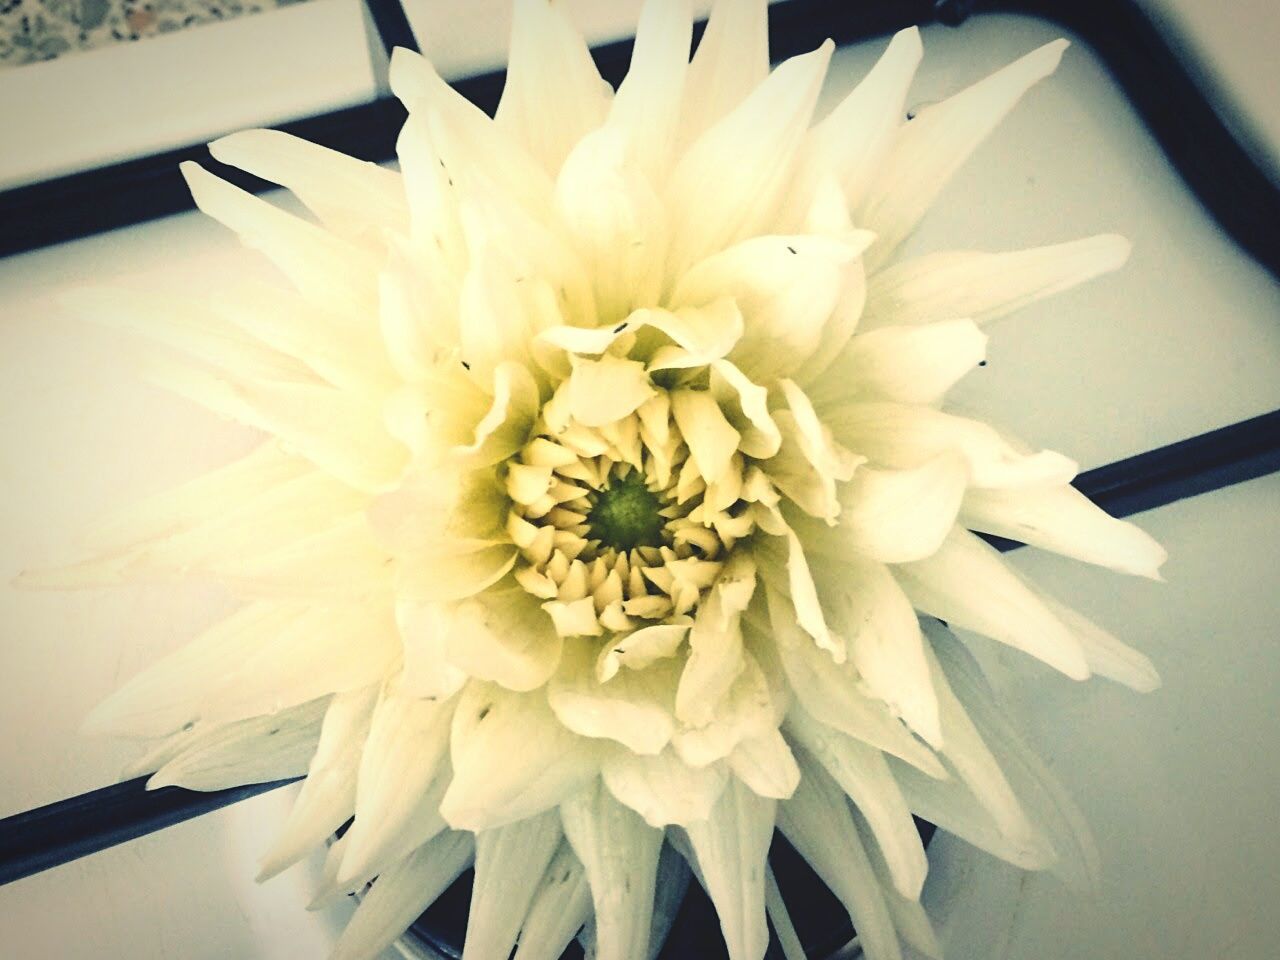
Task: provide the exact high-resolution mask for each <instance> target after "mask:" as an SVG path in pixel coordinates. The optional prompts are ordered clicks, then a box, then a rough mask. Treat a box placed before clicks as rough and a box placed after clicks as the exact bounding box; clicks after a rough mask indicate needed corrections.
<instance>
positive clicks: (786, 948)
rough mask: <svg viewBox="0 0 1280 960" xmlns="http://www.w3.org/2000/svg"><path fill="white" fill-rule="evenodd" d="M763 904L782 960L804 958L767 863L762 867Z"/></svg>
mask: <svg viewBox="0 0 1280 960" xmlns="http://www.w3.org/2000/svg"><path fill="white" fill-rule="evenodd" d="M764 871H765V873H764V882H765V887H764V906H765V910H766V912H767V913H768V915H769V923H770V924H772V925H773V932H774V934H776V935H777V938H778V945H779V946H780V947H781V948H782V956H783V958H784V960H806V957H807V956H808V955H807V954H806V953H805V952H804V946H803V945H802V944H801V943H800V936H799V935H798V934H797V933H796V928H795V925H794V924H793V923H792V922H791V914H790V913H788V912H787V904H786V902H785V901H784V900H783V899H782V891H781V890H779V889H778V881H777V879H776V878H775V877H774V875H773V867H771V866H770V865H769V864H768V863H766V864H765V868H764Z"/></svg>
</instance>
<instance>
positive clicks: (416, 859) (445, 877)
mask: <svg viewBox="0 0 1280 960" xmlns="http://www.w3.org/2000/svg"><path fill="white" fill-rule="evenodd" d="M474 849H475V843H474V841H473V840H472V838H471V834H469V833H455V832H453V831H452V830H447V831H445V832H444V833H442V834H440V835H439V836H437V837H435V838H434V839H433V840H431V841H430V842H428V843H426V844H424V845H423V846H421V847H419V848H418V849H417V850H416V851H414V852H413V853H412V854H410V855H409V856H408V857H407V858H405V859H404V860H402V861H401V862H400V863H398V864H396V865H395V866H394V867H392V868H391V869H390V870H388V871H387V872H386V873H384V874H382V875H381V876H380V877H379V878H378V882H377V883H375V884H374V885H373V889H372V890H370V891H369V893H368V895H367V896H366V897H365V898H364V900H362V901H361V903H360V906H359V907H358V908H357V909H356V912H355V914H354V915H353V916H352V917H351V920H350V922H349V923H348V924H347V927H346V929H345V930H343V932H342V936H341V937H340V938H339V939H338V943H337V945H336V946H335V947H334V949H333V953H332V954H330V960H375V958H376V957H378V956H379V955H381V953H382V951H383V950H385V949H386V948H387V947H389V946H391V944H392V943H393V942H394V941H395V940H396V938H397V937H399V936H400V935H401V934H403V933H404V932H405V930H406V929H408V927H409V924H411V923H413V921H414V920H416V919H417V918H418V916H419V915H420V914H421V913H422V911H423V910H425V909H426V908H427V907H429V906H430V905H431V904H432V903H434V902H435V899H436V897H438V896H440V894H442V893H444V891H445V890H447V889H448V888H449V885H450V884H452V883H453V881H454V880H456V879H457V878H458V876H459V875H460V874H461V873H462V871H464V870H466V869H467V867H468V865H470V863H471V858H472V856H473V851H474Z"/></svg>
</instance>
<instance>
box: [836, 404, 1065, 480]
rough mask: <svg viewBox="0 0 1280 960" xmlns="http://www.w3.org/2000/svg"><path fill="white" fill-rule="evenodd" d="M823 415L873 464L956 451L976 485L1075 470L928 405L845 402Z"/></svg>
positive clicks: (1057, 457)
mask: <svg viewBox="0 0 1280 960" xmlns="http://www.w3.org/2000/svg"><path fill="white" fill-rule="evenodd" d="M822 419H823V422H824V423H826V424H827V425H828V426H829V427H830V428H831V430H832V432H833V433H834V434H835V437H836V439H837V440H839V441H840V442H841V443H843V444H844V445H845V446H846V447H848V448H849V449H850V450H852V451H853V452H854V453H857V454H861V455H863V456H865V457H866V458H867V459H868V460H870V461H871V462H872V463H873V464H874V465H877V466H882V467H891V468H893V469H896V470H906V469H910V468H912V467H918V466H920V465H921V464H922V463H925V462H926V461H928V460H931V459H933V458H934V457H936V456H939V455H940V454H943V453H948V452H956V453H959V454H960V455H961V456H963V457H964V459H965V461H966V462H967V463H968V465H969V482H970V484H971V485H972V486H975V487H1017V486H1031V485H1038V484H1053V483H1069V482H1070V481H1071V480H1072V479H1073V478H1074V477H1075V475H1076V473H1077V472H1078V471H1079V467H1078V466H1077V464H1076V463H1075V461H1073V460H1070V459H1068V458H1067V457H1064V456H1063V455H1062V454H1060V453H1054V452H1053V451H1051V450H1042V451H1040V452H1038V453H1022V452H1020V451H1018V450H1016V449H1014V447H1013V446H1012V445H1010V444H1009V442H1008V441H1006V440H1005V439H1004V438H1003V437H1001V436H1000V434H999V433H997V432H996V431H995V430H994V429H992V428H991V427H989V426H987V425H986V424H985V423H981V422H979V421H977V420H969V419H967V418H965V417H957V416H954V415H953V414H949V413H943V412H942V411H941V410H933V409H931V408H929V407H921V406H914V405H908V404H901V403H890V402H888V401H869V402H862V403H850V404H846V405H843V406H838V407H832V408H830V409H828V410H825V411H824V412H823V415H822Z"/></svg>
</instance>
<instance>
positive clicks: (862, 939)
mask: <svg viewBox="0 0 1280 960" xmlns="http://www.w3.org/2000/svg"><path fill="white" fill-rule="evenodd" d="M799 760H800V786H799V787H798V788H797V789H796V792H795V795H794V796H792V797H791V799H790V800H784V801H782V803H780V804H779V805H778V829H779V830H781V831H782V833H783V835H784V836H785V837H786V838H787V839H788V840H789V841H791V845H792V846H794V847H795V848H796V850H797V852H799V854H800V855H801V856H802V857H804V858H805V860H807V861H808V863H809V866H811V867H812V868H813V870H814V872H815V873H817V874H818V876H819V877H821V878H822V882H823V883H825V884H826V885H827V887H828V888H829V889H830V890H831V891H832V892H833V893H834V894H835V895H836V897H837V898H839V900H840V902H841V903H842V904H843V905H844V908H845V909H846V910H847V911H848V912H849V917H850V919H851V920H852V921H853V924H854V927H855V928H857V931H858V941H859V943H860V944H861V946H862V950H863V952H864V953H865V954H866V955H867V957H868V960H901V957H902V952H901V949H900V947H899V945H898V937H897V933H896V932H895V930H894V927H893V920H892V918H891V917H890V916H889V908H888V906H887V905H886V903H885V897H884V892H883V891H882V890H881V889H880V884H879V883H878V882H877V881H876V877H875V874H874V872H873V871H872V868H871V862H870V860H869V859H868V857H867V851H866V850H865V849H864V848H863V846H862V843H861V841H860V840H859V839H858V831H857V829H856V827H855V826H854V823H853V818H852V816H851V815H850V812H849V806H848V804H847V803H846V802H845V799H844V795H843V794H842V793H841V792H840V788H839V787H838V786H836V784H835V782H834V781H833V780H832V779H831V777H830V776H828V775H827V773H826V771H825V770H823V769H822V767H821V766H820V765H819V764H818V763H817V762H816V761H814V760H813V758H812V757H809V756H807V755H806V754H804V753H803V752H801V754H800V756H799Z"/></svg>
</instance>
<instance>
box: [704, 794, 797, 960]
mask: <svg viewBox="0 0 1280 960" xmlns="http://www.w3.org/2000/svg"><path fill="white" fill-rule="evenodd" d="M776 809H777V801H775V800H769V799H766V798H764V797H761V796H759V795H757V794H755V793H753V792H752V791H751V790H749V789H748V788H747V786H746V785H745V784H743V783H741V782H740V781H738V780H737V779H730V781H729V785H728V786H727V787H726V788H725V790H724V792H723V793H721V794H720V799H719V800H718V801H716V805H715V807H714V808H713V810H712V811H711V816H710V817H709V818H708V819H706V820H703V821H699V822H696V823H691V824H689V825H688V826H687V827H685V830H686V832H687V833H688V835H689V843H690V844H691V845H692V846H693V850H694V853H695V854H696V856H697V858H698V867H699V870H700V872H701V874H702V877H703V880H704V883H705V885H706V888H707V893H708V894H709V895H710V896H711V900H712V902H713V903H714V904H715V906H716V913H717V914H719V917H720V930H721V932H723V933H724V940H725V945H726V946H727V947H728V948H729V957H730V960H759V958H760V957H763V956H764V952H765V949H766V948H767V947H768V945H769V928H768V924H767V922H766V921H765V911H764V885H765V884H764V874H765V868H766V857H767V856H768V853H769V843H770V842H771V841H772V840H773V823H774V814H775V811H776Z"/></svg>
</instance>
